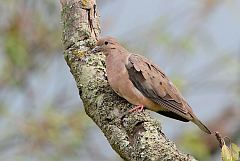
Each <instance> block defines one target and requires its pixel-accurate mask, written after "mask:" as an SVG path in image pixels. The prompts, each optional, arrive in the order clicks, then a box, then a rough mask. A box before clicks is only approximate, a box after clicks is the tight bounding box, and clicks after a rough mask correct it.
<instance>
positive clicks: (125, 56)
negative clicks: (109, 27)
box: [91, 36, 211, 134]
mask: <svg viewBox="0 0 240 161" xmlns="http://www.w3.org/2000/svg"><path fill="white" fill-rule="evenodd" d="M91 51H92V52H93V53H98V52H103V54H104V55H105V58H106V61H105V64H106V73H107V79H108V82H109V84H110V86H111V88H112V89H113V90H114V92H116V93H117V94H118V95H119V96H120V97H122V98H124V99H126V100H127V101H128V102H129V103H131V104H132V105H134V106H135V107H134V108H133V109H131V110H130V112H133V111H142V110H143V108H144V107H145V108H147V109H149V110H151V111H154V112H157V113H159V114H161V115H164V116H166V117H169V118H173V119H176V120H179V121H183V122H189V121H191V122H193V123H194V124H196V125H197V126H198V127H199V128H200V129H201V130H203V131H204V132H206V133H208V134H211V131H210V130H209V129H208V128H207V127H206V126H205V125H204V124H203V123H202V122H201V121H200V120H199V119H198V118H197V116H196V115H195V114H194V113H193V110H192V108H191V107H190V105H189V104H188V103H187V101H186V100H185V99H184V98H183V96H182V95H181V93H180V91H179V90H178V89H177V87H176V86H175V85H174V84H173V83H172V82H171V81H170V80H169V78H168V77H167V76H166V74H165V73H164V72H163V71H162V69H160V67H159V66H158V65H156V64H154V63H152V62H151V61H150V60H148V59H147V58H145V57H143V56H141V55H138V54H134V53H131V52H129V51H128V50H127V49H125V48H124V47H123V46H122V45H121V44H120V43H119V42H118V41H117V40H116V39H115V38H113V37H110V36H107V37H103V38H101V39H99V40H98V41H97V43H96V46H95V47H94V48H93V49H92V50H91Z"/></svg>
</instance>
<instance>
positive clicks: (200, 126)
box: [192, 118, 212, 134]
mask: <svg viewBox="0 0 240 161" xmlns="http://www.w3.org/2000/svg"><path fill="white" fill-rule="evenodd" d="M192 122H193V123H195V124H196V125H197V126H198V127H199V128H200V129H201V130H203V131H204V132H206V133H208V134H211V133H212V132H211V131H210V130H209V129H208V128H207V127H206V126H205V125H204V124H203V123H202V122H201V121H199V120H198V119H197V118H194V119H193V120H192Z"/></svg>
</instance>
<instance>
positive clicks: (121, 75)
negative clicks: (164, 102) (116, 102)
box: [106, 57, 161, 111]
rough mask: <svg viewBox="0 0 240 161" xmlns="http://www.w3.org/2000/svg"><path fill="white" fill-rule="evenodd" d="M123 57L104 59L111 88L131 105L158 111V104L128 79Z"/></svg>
mask: <svg viewBox="0 0 240 161" xmlns="http://www.w3.org/2000/svg"><path fill="white" fill-rule="evenodd" d="M126 59H127V58H125V59H121V58H118V59H114V58H111V57H108V58H107V60H106V70H107V78H108V82H109V84H110V86H111V88H112V89H113V90H114V91H115V92H116V93H117V94H118V95H119V96H120V97H123V98H125V99H126V100H127V101H128V102H130V103H131V104H133V105H144V106H146V107H148V108H149V109H150V110H153V111H159V110H161V109H160V106H159V105H158V104H156V103H154V102H153V101H151V100H150V99H149V98H147V97H145V96H144V95H143V94H142V93H141V92H140V91H139V90H138V89H137V88H135V86H134V85H133V83H132V82H131V80H130V79H129V75H128V71H127V69H126V66H125V64H126V61H125V60H126Z"/></svg>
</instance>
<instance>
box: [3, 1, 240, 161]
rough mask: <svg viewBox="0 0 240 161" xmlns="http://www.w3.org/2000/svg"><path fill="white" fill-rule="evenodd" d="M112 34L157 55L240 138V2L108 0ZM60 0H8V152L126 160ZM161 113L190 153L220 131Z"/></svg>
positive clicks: (208, 148)
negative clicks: (90, 93)
mask: <svg viewBox="0 0 240 161" xmlns="http://www.w3.org/2000/svg"><path fill="white" fill-rule="evenodd" d="M97 3H98V9H99V11H100V15H101V18H100V20H101V28H102V35H111V36H114V37H116V38H118V39H119V41H121V42H122V44H123V45H125V47H126V48H128V49H129V50H130V51H132V52H135V53H140V54H143V55H144V56H146V57H148V58H150V59H152V60H153V61H154V62H155V63H156V64H159V65H160V66H161V68H162V69H163V70H164V71H165V72H166V73H167V75H168V76H169V77H170V78H171V80H173V82H174V83H175V84H176V85H177V86H178V87H179V89H180V90H181V91H182V93H183V95H184V96H185V97H186V99H187V100H188V101H189V103H190V105H191V106H192V107H193V110H194V112H195V113H196V114H197V115H198V116H199V118H200V119H201V120H202V121H203V122H204V123H206V124H207V125H208V126H209V127H210V128H211V129H216V130H218V131H220V132H222V133H223V135H227V136H229V137H230V138H231V139H232V140H233V142H235V143H238V144H239V143H240V117H239V116H240V1H238V0H201V1H192V0H178V1H168V0H151V1H149V0H141V1H139V0H131V1H129V0H98V1H97ZM60 8H61V6H60V3H59V1H58V0H52V1H50V0H41V1H36V0H18V1H15V0H7V1H0V160H4V161H40V160H46V161H54V160H57V161H65V160H66V161H75V160H76V161H79V160H81V161H103V160H104V161H116V160H119V161H120V160H121V159H120V158H119V157H118V155H117V154H116V153H115V152H114V151H113V150H112V149H111V147H110V145H109V144H108V143H107V140H106V139H105V137H104V136H103V134H102V133H101V131H100V130H99V129H98V128H97V126H96V125H95V124H94V123H93V122H92V121H91V119H90V118H88V116H87V115H86V114H85V112H84V108H83V105H82V103H81V100H80V99H79V95H78V91H77V88H76V85H75V82H74V79H73V77H72V75H71V74H70V72H69V68H68V66H67V65H66V63H65V61H64V58H63V55H62V53H63V48H62V45H61V27H62V24H61V22H60ZM152 114H153V117H156V118H157V119H159V120H160V121H161V122H162V126H163V131H164V132H165V134H166V135H167V136H168V138H170V139H171V140H173V141H175V142H176V143H177V145H178V147H179V149H182V151H184V152H187V153H190V154H192V155H194V156H195V157H197V158H198V159H199V160H220V154H219V149H218V147H217V145H216V142H215V141H214V139H213V137H209V136H207V135H205V134H203V133H202V132H200V131H199V130H198V128H197V127H196V126H194V125H192V124H191V123H182V122H179V121H175V120H172V119H168V118H165V117H163V116H160V115H157V114H154V113H152Z"/></svg>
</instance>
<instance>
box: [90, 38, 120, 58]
mask: <svg viewBox="0 0 240 161" xmlns="http://www.w3.org/2000/svg"><path fill="white" fill-rule="evenodd" d="M120 48H122V47H121V45H120V44H119V43H118V42H117V40H116V39H115V38H113V37H105V38H102V39H100V40H98V41H97V44H96V46H95V47H94V48H93V49H92V52H93V53H97V52H103V53H104V54H105V55H106V56H107V55H108V54H109V53H110V52H111V51H112V50H116V49H120Z"/></svg>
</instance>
